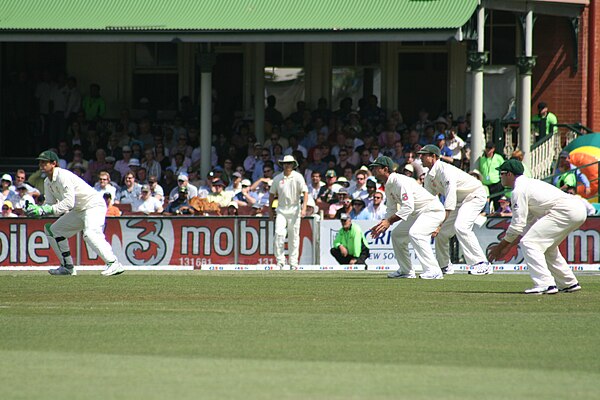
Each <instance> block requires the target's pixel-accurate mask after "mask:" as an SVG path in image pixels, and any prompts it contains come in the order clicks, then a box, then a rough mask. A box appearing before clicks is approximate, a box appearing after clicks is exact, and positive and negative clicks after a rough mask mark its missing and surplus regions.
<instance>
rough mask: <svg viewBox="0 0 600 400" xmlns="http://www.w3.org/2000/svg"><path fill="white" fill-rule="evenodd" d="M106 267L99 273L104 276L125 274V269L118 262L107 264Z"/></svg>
mask: <svg viewBox="0 0 600 400" xmlns="http://www.w3.org/2000/svg"><path fill="white" fill-rule="evenodd" d="M106 267H107V268H106V269H105V270H104V271H102V272H101V274H102V275H104V276H111V275H119V274H122V273H123V272H125V268H123V266H122V265H121V263H120V262H119V260H115V261H113V262H111V263H108V265H107V266H106Z"/></svg>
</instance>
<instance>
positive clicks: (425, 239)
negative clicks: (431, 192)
mask: <svg viewBox="0 0 600 400" xmlns="http://www.w3.org/2000/svg"><path fill="white" fill-rule="evenodd" d="M445 216H446V211H445V210H444V207H443V205H442V203H440V202H439V201H438V200H437V199H436V200H435V201H431V203H430V205H429V206H428V207H425V208H424V209H423V210H421V211H420V212H419V213H416V214H412V215H411V216H410V217H408V219H407V220H406V221H400V223H399V224H398V226H396V228H394V230H393V231H392V235H391V236H392V246H393V248H394V254H395V255H396V259H397V261H398V264H399V265H400V268H399V269H400V271H401V273H402V274H409V273H413V272H414V268H413V266H412V263H411V261H410V253H409V251H408V243H409V242H410V243H411V244H412V246H413V249H414V251H415V253H416V255H417V259H418V260H419V262H420V263H421V266H422V268H423V272H424V273H426V272H430V271H431V272H436V273H439V274H441V273H442V271H441V269H440V267H439V265H438V263H437V260H436V259H435V257H434V255H433V250H431V234H432V233H433V231H434V230H436V229H437V227H438V226H440V224H441V223H442V221H443V220H444V217H445Z"/></svg>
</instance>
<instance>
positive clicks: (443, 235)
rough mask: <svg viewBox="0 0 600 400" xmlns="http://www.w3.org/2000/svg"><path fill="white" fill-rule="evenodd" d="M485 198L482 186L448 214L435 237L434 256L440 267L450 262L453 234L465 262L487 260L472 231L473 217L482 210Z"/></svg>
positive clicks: (475, 262) (473, 262)
mask: <svg viewBox="0 0 600 400" xmlns="http://www.w3.org/2000/svg"><path fill="white" fill-rule="evenodd" d="M486 200H487V194H486V192H485V189H483V187H482V188H481V190H478V191H476V192H473V193H471V194H470V195H468V196H467V197H466V198H465V199H464V200H463V202H462V204H461V205H460V206H459V207H456V209H454V210H453V211H452V212H451V213H450V214H449V215H448V219H447V220H446V221H445V222H444V225H442V229H441V230H440V233H438V235H437V236H436V238H435V257H436V258H437V261H438V264H439V265H440V268H444V267H446V266H447V265H448V264H450V238H451V237H452V236H454V235H456V238H457V239H458V243H460V247H461V248H462V251H463V254H464V256H465V261H466V262H467V264H469V265H473V264H477V263H479V262H482V261H487V257H486V256H485V253H484V252H483V249H482V248H481V245H480V244H479V241H478V240H477V236H475V233H474V232H473V225H474V224H475V219H476V218H477V217H478V216H479V214H480V213H481V211H482V210H483V207H484V206H485V202H486Z"/></svg>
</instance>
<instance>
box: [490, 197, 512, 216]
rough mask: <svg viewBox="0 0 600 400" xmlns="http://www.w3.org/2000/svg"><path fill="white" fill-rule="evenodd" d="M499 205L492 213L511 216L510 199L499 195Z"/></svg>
mask: <svg viewBox="0 0 600 400" xmlns="http://www.w3.org/2000/svg"><path fill="white" fill-rule="evenodd" d="M498 202H499V204H500V207H498V209H497V210H496V212H494V215H496V216H500V217H510V216H512V210H511V208H510V200H508V199H507V198H506V196H502V197H500V200H498Z"/></svg>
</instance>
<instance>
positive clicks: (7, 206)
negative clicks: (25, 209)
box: [2, 200, 18, 218]
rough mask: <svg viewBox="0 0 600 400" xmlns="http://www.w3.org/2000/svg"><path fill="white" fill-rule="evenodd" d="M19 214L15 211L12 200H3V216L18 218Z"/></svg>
mask: <svg viewBox="0 0 600 400" xmlns="http://www.w3.org/2000/svg"><path fill="white" fill-rule="evenodd" d="M16 217H18V215H17V214H15V213H14V212H13V204H12V202H11V201H10V200H4V201H3V202H2V218H16Z"/></svg>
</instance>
